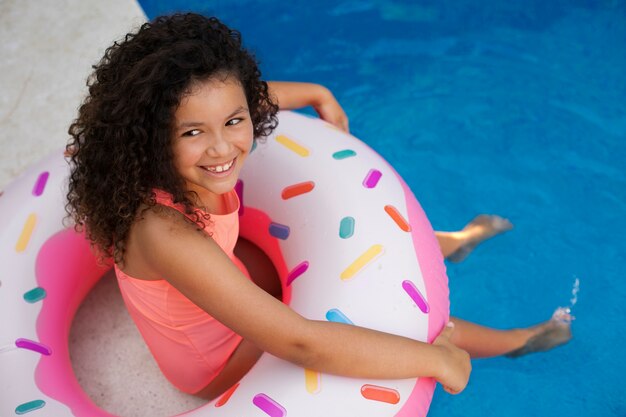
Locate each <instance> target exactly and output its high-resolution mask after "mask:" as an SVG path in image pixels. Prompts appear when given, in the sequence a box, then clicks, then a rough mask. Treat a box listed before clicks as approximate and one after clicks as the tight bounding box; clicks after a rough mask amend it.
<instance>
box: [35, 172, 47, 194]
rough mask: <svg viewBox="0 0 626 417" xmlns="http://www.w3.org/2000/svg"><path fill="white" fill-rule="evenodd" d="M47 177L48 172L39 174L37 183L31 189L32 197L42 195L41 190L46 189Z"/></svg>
mask: <svg viewBox="0 0 626 417" xmlns="http://www.w3.org/2000/svg"><path fill="white" fill-rule="evenodd" d="M49 176H50V173H49V172H48V171H44V172H42V173H41V174H39V178H37V182H36V183H35V186H34V187H33V195H34V196H35V197H39V196H40V195H42V194H43V190H44V189H45V188H46V183H47V182H48V177H49Z"/></svg>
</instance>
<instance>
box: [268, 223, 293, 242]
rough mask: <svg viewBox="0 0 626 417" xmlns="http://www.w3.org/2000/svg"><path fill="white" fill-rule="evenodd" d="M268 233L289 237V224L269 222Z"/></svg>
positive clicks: (282, 237) (278, 237) (283, 238)
mask: <svg viewBox="0 0 626 417" xmlns="http://www.w3.org/2000/svg"><path fill="white" fill-rule="evenodd" d="M269 231H270V235H272V236H274V237H275V238H277V239H282V240H285V239H287V238H288V237H289V226H285V225H284V224H280V223H270V229H269Z"/></svg>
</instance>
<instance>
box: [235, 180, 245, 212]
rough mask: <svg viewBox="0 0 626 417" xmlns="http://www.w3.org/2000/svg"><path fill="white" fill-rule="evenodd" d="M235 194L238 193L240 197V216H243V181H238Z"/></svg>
mask: <svg viewBox="0 0 626 417" xmlns="http://www.w3.org/2000/svg"><path fill="white" fill-rule="evenodd" d="M235 193H237V197H239V212H238V214H239V215H240V216H243V181H241V180H237V184H235Z"/></svg>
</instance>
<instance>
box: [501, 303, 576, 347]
mask: <svg viewBox="0 0 626 417" xmlns="http://www.w3.org/2000/svg"><path fill="white" fill-rule="evenodd" d="M572 320H574V317H573V316H572V315H571V314H570V309H569V308H565V307H559V308H557V309H556V311H555V312H554V314H552V318H551V319H550V320H548V321H546V322H545V323H541V324H539V325H537V326H534V327H531V328H530V329H528V330H529V332H530V337H529V338H528V339H527V340H526V343H525V344H524V345H523V346H522V347H520V348H518V349H515V350H513V351H511V352H509V353H507V354H505V356H508V357H509V358H518V357H520V356H523V355H527V354H529V353H534V352H544V351H546V350H550V349H552V348H555V347H557V346H560V345H563V344H565V343H567V342H569V340H570V339H571V338H572V329H571V324H572Z"/></svg>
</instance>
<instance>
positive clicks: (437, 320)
mask: <svg viewBox="0 0 626 417" xmlns="http://www.w3.org/2000/svg"><path fill="white" fill-rule="evenodd" d="M68 173H69V168H68V164H67V162H66V161H65V159H64V157H63V152H62V151H59V152H55V153H54V154H52V155H50V156H49V157H48V158H47V159H45V160H44V161H42V162H41V163H40V164H39V165H37V166H34V167H32V168H31V169H30V170H29V171H28V172H26V173H25V174H24V175H22V176H21V177H20V178H18V179H17V180H15V181H14V182H13V183H12V184H10V185H9V186H8V187H7V188H6V189H5V191H4V193H3V194H2V195H0V213H2V215H1V216H0V265H2V267H3V273H2V274H1V275H0V317H2V320H1V321H0V337H1V338H2V340H0V375H1V377H0V381H1V382H0V384H1V385H0V415H1V416H3V417H9V416H12V415H22V414H29V415H33V416H50V417H53V416H54V417H65V416H76V417H100V416H111V414H109V413H107V412H106V411H104V410H101V409H99V408H98V407H97V406H96V405H94V403H93V402H92V401H91V400H90V399H89V398H88V397H87V395H86V394H85V393H84V392H83V390H82V389H81V387H80V386H79V384H78V382H77V380H76V377H75V376H74V373H73V371H72V367H71V364H70V358H69V349H68V336H69V329H70V326H71V322H72V319H73V317H74V314H75V312H76V310H77V308H78V307H79V305H80V303H81V301H82V300H83V299H84V297H85V296H86V295H87V293H88V292H89V290H90V289H91V288H92V287H93V286H94V285H95V284H96V283H97V281H98V280H99V279H100V277H101V276H102V275H103V274H104V273H105V272H106V269H107V268H106V267H104V266H102V265H99V264H98V262H97V260H96V259H95V256H94V255H93V253H92V252H91V249H90V247H89V243H88V242H87V240H86V239H85V237H84V235H82V234H79V233H76V232H75V231H74V229H73V228H72V227H71V226H68V225H67V224H64V218H65V215H66V214H65V209H64V207H65V194H66V187H67V186H66V181H67V177H68ZM237 192H238V193H239V196H240V199H241V202H242V204H241V209H240V219H241V225H240V229H241V235H242V236H243V237H245V238H247V239H249V240H251V241H252V242H254V243H256V244H257V245H258V246H259V247H261V248H262V249H263V250H264V251H265V252H266V253H267V254H268V255H269V256H270V258H271V259H272V261H273V262H274V265H275V266H276V268H277V270H278V272H279V275H280V277H281V280H282V285H283V295H284V302H285V303H287V304H289V305H290V306H291V308H293V309H294V310H295V311H297V312H298V313H299V314H301V315H302V316H304V317H306V318H309V319H313V320H329V321H338V322H343V323H348V324H354V325H358V326H362V327H368V328H372V329H376V330H380V331H385V332H388V333H394V334H398V335H402V336H406V337H410V338H413V339H416V340H421V341H428V342H432V341H433V340H434V338H435V337H436V336H437V335H438V334H439V332H440V331H441V329H442V328H443V326H444V325H445V323H446V322H447V321H448V315H449V300H448V281H447V277H446V273H445V267H444V264H443V259H442V256H441V253H440V250H439V246H438V244H437V241H436V238H435V236H434V233H433V230H432V228H431V226H430V223H429V222H428V219H427V218H426V216H425V215H424V212H423V210H422V208H421V207H420V205H419V203H418V202H417V200H416V199H415V197H414V196H413V193H412V192H411V191H410V189H409V188H408V187H407V185H406V184H405V183H404V181H403V180H402V178H400V176H399V175H398V174H397V173H396V172H395V171H394V169H393V168H392V167H391V166H390V165H389V164H388V163H387V162H386V161H385V160H384V159H383V158H382V157H380V156H379V155H378V154H377V153H376V152H374V151H373V150H372V149H370V148H369V147H368V146H367V145H366V144H364V143H363V142H361V141H359V140H358V139H356V138H354V137H352V136H350V135H347V134H345V133H343V132H341V131H339V130H337V129H336V128H334V127H333V126H331V125H329V124H327V123H325V122H323V121H320V120H318V119H314V118H310V117H306V116H302V115H299V114H296V113H291V112H281V113H280V114H279V126H278V128H277V129H276V130H275V131H274V133H273V134H272V135H271V136H269V137H268V138H266V140H265V141H264V142H263V143H259V145H258V146H257V147H256V149H255V150H254V152H253V153H252V154H251V155H250V157H249V158H248V160H247V164H246V166H245V168H244V170H243V172H242V174H241V178H240V181H239V183H238V184H237ZM276 325H280V323H277V324H276ZM181 360H184V358H181ZM434 387H435V381H434V380H432V379H431V378H412V379H402V380H373V379H367V380H362V379H354V378H346V377H340V376H335V375H327V374H320V373H318V372H314V371H312V370H307V369H302V368H299V367H297V366H295V365H293V364H291V363H289V362H286V361H283V360H280V359H278V358H276V357H273V356H272V355H270V354H264V355H263V356H262V357H261V359H260V360H259V361H258V363H257V364H256V365H255V366H254V367H253V368H252V370H250V372H249V373H248V374H247V375H246V376H245V377H244V378H243V379H242V380H241V381H239V382H238V383H237V384H236V385H234V386H233V387H232V388H231V389H229V390H228V391H227V392H226V393H225V394H223V395H222V396H221V397H220V398H217V399H216V400H214V401H212V402H210V403H208V404H206V405H204V406H202V407H200V408H199V409H196V410H193V411H190V412H188V413H185V414H182V415H183V416H188V417H191V416H229V417H232V416H248V417H254V416H259V417H264V416H270V417H283V416H287V415H290V416H298V417H307V416H316V417H318V416H327V417H335V416H336V417H339V416H368V417H378V416H381V417H382V416H424V415H426V413H427V412H428V407H429V405H430V401H431V399H432V395H433V390H434Z"/></svg>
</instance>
